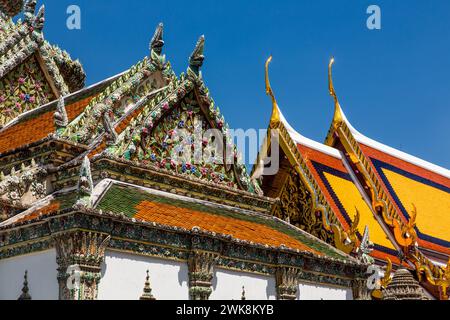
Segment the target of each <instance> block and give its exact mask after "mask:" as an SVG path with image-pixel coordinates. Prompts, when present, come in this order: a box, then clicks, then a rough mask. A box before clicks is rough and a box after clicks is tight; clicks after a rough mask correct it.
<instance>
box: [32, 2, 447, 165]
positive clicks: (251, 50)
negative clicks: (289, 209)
mask: <svg viewBox="0 0 450 320" xmlns="http://www.w3.org/2000/svg"><path fill="white" fill-rule="evenodd" d="M41 3H44V4H45V5H46V18H47V21H46V27H45V36H46V38H47V39H48V40H49V41H50V42H52V43H54V44H58V45H59V46H60V47H61V48H63V49H66V50H67V51H68V52H69V53H70V54H71V55H72V57H73V58H79V59H80V60H81V62H82V63H83V65H84V68H85V70H86V73H87V76H88V79H87V83H88V84H92V83H95V82H97V81H100V80H102V79H104V78H107V77H110V76H112V75H114V74H116V73H119V72H121V71H123V70H125V69H127V68H129V67H130V66H131V65H133V64H135V63H136V62H137V61H139V60H140V59H142V58H143V57H144V56H145V55H148V53H149V52H148V43H149V40H150V39H151V37H152V35H153V32H154V29H155V27H156V25H157V24H158V23H159V22H160V21H161V22H163V23H164V25H165V42H166V45H165V47H164V52H165V54H166V55H167V58H168V60H170V61H171V63H172V65H173V68H174V69H175V71H176V72H177V74H179V73H181V72H182V71H185V69H186V67H187V64H188V63H187V60H188V57H189V55H190V53H191V51H192V49H193V48H194V46H195V43H196V40H197V38H198V37H199V36H200V35H202V34H204V35H205V37H206V47H205V55H206V60H205V63H204V67H203V75H204V79H205V81H206V83H207V85H208V87H209V88H210V91H211V92H212V95H213V97H214V99H215V101H216V103H217V104H218V105H219V106H220V108H221V111H222V112H223V113H224V115H225V117H226V120H227V121H228V122H229V124H230V126H231V127H233V128H244V129H247V128H266V127H267V123H268V120H269V117H270V112H271V104H270V100H269V99H268V98H267V97H266V96H265V90H264V62H265V60H266V58H267V57H268V56H269V55H270V54H272V55H273V57H274V58H273V62H272V65H271V82H272V86H273V89H274V91H275V94H276V96H277V100H278V102H279V104H280V106H281V108H282V111H283V113H284V114H285V116H286V117H287V119H288V120H289V121H290V123H291V125H292V126H293V127H294V128H296V129H297V130H298V131H299V132H300V133H302V134H303V135H305V136H307V137H309V138H312V139H315V140H317V141H321V142H322V141H323V140H324V137H325V135H326V133H327V130H328V128H329V125H330V122H331V118H332V115H333V102H332V100H331V98H330V97H329V95H328V91H327V63H328V60H329V58H330V57H331V56H332V55H334V56H335V58H336V64H335V68H334V81H335V87H336V91H337V93H338V96H339V98H340V102H341V105H342V107H343V109H344V111H345V113H346V115H347V117H348V118H349V120H350V121H351V123H352V124H353V126H354V127H356V128H357V129H358V130H359V131H361V132H362V133H364V134H365V135H367V136H369V137H371V138H373V139H376V140H378V141H380V142H382V143H385V144H388V145H390V146H392V147H395V148H397V149H400V150H402V151H405V152H408V153H410V154H412V155H415V156H418V157H420V158H423V159H425V160H427V161H431V162H434V163H436V164H438V165H441V166H444V167H446V168H449V167H450V140H449V119H450V108H449V107H450V90H449V88H450V77H449V75H448V74H449V71H450V59H449V52H450V19H448V15H449V12H450V1H448V0H433V1H392V0H391V1H381V0H372V1H364V0H352V1H350V0H346V1H326V0H316V1H298V0H296V1H273V0H272V1H264V0H259V1H257V0H246V1H243V0H241V1H237V0H233V1H213V0H208V1H196V0H190V1H180V0H171V1H144V0H127V1H118V0H70V1H67V0H41V1H39V4H41ZM70 4H76V5H78V6H79V7H80V8H81V14H82V17H81V18H82V25H81V26H82V29H81V30H72V31H71V30H68V29H67V28H66V19H67V17H68V15H67V14H66V8H67V7H68V6H69V5H70ZM371 4H376V5H379V6H380V8H381V13H382V17H381V19H382V20H381V22H382V25H381V27H382V28H381V30H372V31H371V30H369V29H367V27H366V20H367V17H368V15H367V14H366V9H367V7H368V6H369V5H371Z"/></svg>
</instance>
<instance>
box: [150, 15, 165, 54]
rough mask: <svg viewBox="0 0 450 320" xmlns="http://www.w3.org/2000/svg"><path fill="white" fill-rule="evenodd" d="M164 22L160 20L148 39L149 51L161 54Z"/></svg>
mask: <svg viewBox="0 0 450 320" xmlns="http://www.w3.org/2000/svg"><path fill="white" fill-rule="evenodd" d="M163 35H164V24H163V23H162V22H160V23H159V24H158V26H157V27H156V30H155V34H154V35H153V38H152V40H151V41H150V52H155V53H156V54H157V55H161V53H162V48H163V46H164V40H163Z"/></svg>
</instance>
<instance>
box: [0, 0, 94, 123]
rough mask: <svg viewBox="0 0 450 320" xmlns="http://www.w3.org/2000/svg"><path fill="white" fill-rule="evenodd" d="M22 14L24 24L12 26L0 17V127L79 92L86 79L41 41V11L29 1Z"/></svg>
mask: <svg viewBox="0 0 450 320" xmlns="http://www.w3.org/2000/svg"><path fill="white" fill-rule="evenodd" d="M0 3H1V4H0V10H1V9H2V5H3V6H5V5H6V6H7V7H11V4H14V5H15V4H19V3H22V2H20V1H14V2H12V1H5V0H2V2H0ZM21 8H22V5H20V9H21ZM12 13H14V14H17V13H18V12H17V10H12V11H11V14H12ZM23 14H24V20H23V21H22V20H20V19H19V20H18V21H17V22H16V23H14V22H13V20H12V19H11V16H6V17H5V16H3V17H2V16H1V15H0V89H1V90H2V95H1V96H0V102H1V107H2V108H1V111H2V114H1V115H0V127H1V126H4V125H6V124H7V123H8V122H10V121H11V120H13V119H14V118H16V117H17V116H19V115H20V114H23V113H25V112H27V111H29V110H32V109H34V108H36V107H39V106H40V105H43V104H46V103H48V102H50V101H52V100H54V99H55V98H58V97H60V96H64V95H67V94H69V93H71V92H75V91H77V90H80V89H81V88H83V87H84V81H85V78H86V75H85V73H84V71H83V67H82V66H81V63H80V62H79V61H78V60H72V59H71V57H70V55H69V54H68V53H67V52H65V51H63V50H61V49H60V48H58V47H57V46H54V45H51V44H49V43H48V42H47V41H46V40H45V39H44V35H43V28H44V22H45V7H44V6H41V7H40V8H39V10H37V11H36V0H30V1H27V2H26V5H25V6H24V9H23Z"/></svg>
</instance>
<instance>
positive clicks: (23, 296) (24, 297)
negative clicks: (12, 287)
mask: <svg viewBox="0 0 450 320" xmlns="http://www.w3.org/2000/svg"><path fill="white" fill-rule="evenodd" d="M29 291H30V289H28V271H27V270H25V275H24V276H23V287H22V294H21V295H20V297H19V299H17V300H31V295H30V293H29Z"/></svg>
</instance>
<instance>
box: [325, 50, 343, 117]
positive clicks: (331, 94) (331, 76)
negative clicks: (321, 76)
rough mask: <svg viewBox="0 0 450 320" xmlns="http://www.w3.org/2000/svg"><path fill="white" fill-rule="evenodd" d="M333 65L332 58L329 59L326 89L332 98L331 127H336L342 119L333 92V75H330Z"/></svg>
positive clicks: (334, 92)
mask: <svg viewBox="0 0 450 320" xmlns="http://www.w3.org/2000/svg"><path fill="white" fill-rule="evenodd" d="M333 64H334V58H331V59H330V63H329V64H328V89H329V92H330V96H332V97H333V99H334V117H333V125H335V126H336V125H339V124H340V123H341V122H342V121H343V119H344V118H343V116H342V109H341V105H340V104H339V100H338V98H337V95H336V91H335V90H334V85H333V74H332V71H333V70H332V69H333Z"/></svg>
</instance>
